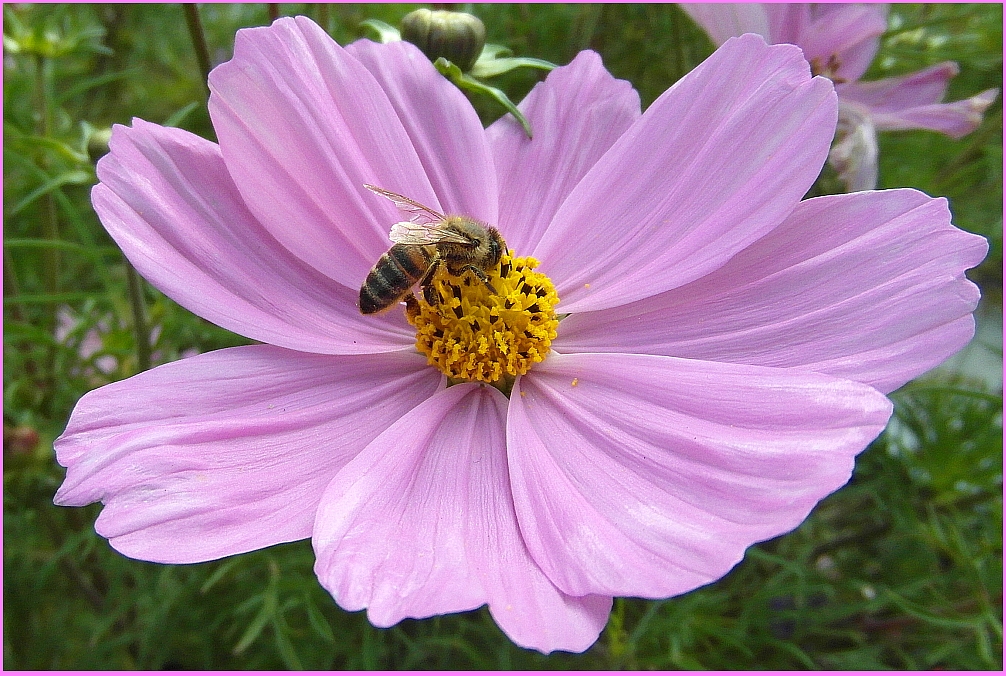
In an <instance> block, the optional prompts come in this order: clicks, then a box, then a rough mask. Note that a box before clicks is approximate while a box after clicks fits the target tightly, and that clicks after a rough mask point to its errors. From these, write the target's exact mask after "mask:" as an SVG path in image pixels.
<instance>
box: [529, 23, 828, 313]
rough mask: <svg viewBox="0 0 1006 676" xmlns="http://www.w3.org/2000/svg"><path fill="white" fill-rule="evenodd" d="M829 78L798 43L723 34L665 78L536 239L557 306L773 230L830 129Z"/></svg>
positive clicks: (634, 284) (615, 297)
mask: <svg viewBox="0 0 1006 676" xmlns="http://www.w3.org/2000/svg"><path fill="white" fill-rule="evenodd" d="M835 121H836V102H835V94H834V91H833V89H832V86H831V83H830V82H829V81H828V80H826V79H824V78H816V79H813V80H812V79H811V78H810V73H809V69H808V67H807V63H806V61H804V60H803V57H802V56H801V53H800V50H799V49H797V48H796V47H792V46H789V45H783V46H774V47H769V46H767V45H766V44H765V43H764V41H763V40H762V39H761V38H760V37H758V36H755V35H745V36H742V37H740V38H735V39H731V40H730V41H729V42H727V43H726V44H725V45H723V47H721V48H720V49H718V50H717V51H716V52H715V53H714V54H713V55H712V56H711V57H709V58H708V59H707V60H706V61H705V62H704V63H702V64H701V65H699V67H698V68H696V69H695V70H693V71H692V72H691V73H689V74H688V75H686V76H685V77H684V78H682V79H681V80H679V81H678V82H677V83H676V84H675V85H674V86H673V87H671V88H670V89H669V90H667V91H666V92H665V93H664V94H663V95H662V96H661V97H660V98H659V99H657V100H656V101H655V102H654V103H653V105H651V106H650V107H649V109H648V110H647V111H646V112H645V113H644V114H643V116H642V117H641V118H639V120H637V121H636V122H635V123H634V124H633V125H632V126H631V127H630V128H629V129H628V131H626V133H625V134H623V135H622V137H621V138H620V139H619V140H618V141H617V142H616V143H615V144H614V145H613V146H612V147H611V149H610V150H608V152H607V153H605V155H604V157H602V158H601V160H600V161H598V163H597V164H596V165H595V166H594V167H593V168H592V169H591V170H590V171H589V172H588V173H587V175H586V176H585V177H584V178H583V180H581V181H580V183H579V184H578V185H577V186H576V188H574V189H573V191H572V193H570V195H569V197H568V198H567V199H566V201H565V202H564V203H563V205H562V206H561V207H560V208H559V211H558V213H557V214H556V216H555V218H554V220H553V221H552V223H551V225H550V226H549V229H548V231H547V232H546V233H545V235H544V237H543V238H542V239H541V241H540V242H539V243H538V246H537V247H536V248H535V251H534V256H535V257H536V258H538V259H539V260H540V261H541V262H542V267H541V270H542V272H544V273H545V274H547V275H549V276H550V277H551V278H552V280H553V282H555V283H556V288H557V291H558V293H559V298H560V299H561V300H562V305H560V308H561V310H562V311H563V312H577V311H584V310H593V309H601V308H605V307H611V306H614V305H620V304H623V303H628V302H631V301H633V300H638V299H640V298H645V297H647V296H651V295H653V294H656V293H660V292H661V291H666V290H668V289H672V288H675V287H677V286H681V285H683V284H686V283H687V282H690V281H692V280H694V279H697V278H698V277H701V276H702V275H704V274H707V273H708V272H710V271H712V270H714V269H716V268H717V267H719V266H720V265H722V264H723V263H725V262H726V261H727V260H729V259H730V258H731V257H732V256H733V255H734V254H736V253H737V252H738V251H740V250H741V249H743V248H744V247H745V246H747V245H748V244H750V243H751V242H752V241H754V240H755V239H757V238H759V237H761V236H762V235H764V234H765V233H766V232H768V231H769V230H771V229H772V228H774V227H775V226H776V225H778V223H779V222H780V221H782V219H783V218H785V216H786V215H787V214H788V213H789V212H790V211H791V210H792V209H793V207H794V206H796V203H797V201H798V200H799V199H800V197H801V196H802V195H803V194H804V193H805V192H806V190H807V189H808V188H809V187H810V185H811V184H812V183H813V181H814V179H815V178H816V177H817V174H818V173H819V172H820V169H821V166H822V165H823V164H824V160H825V157H826V156H827V153H828V146H829V145H830V142H831V138H832V136H833V134H834V132H835Z"/></svg>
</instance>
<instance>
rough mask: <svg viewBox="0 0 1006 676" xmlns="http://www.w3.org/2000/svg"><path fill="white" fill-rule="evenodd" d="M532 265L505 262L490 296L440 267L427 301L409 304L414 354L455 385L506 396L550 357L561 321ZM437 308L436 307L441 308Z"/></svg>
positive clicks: (493, 275)
mask: <svg viewBox="0 0 1006 676" xmlns="http://www.w3.org/2000/svg"><path fill="white" fill-rule="evenodd" d="M537 266H538V261H536V260H535V259H533V258H526V257H516V258H515V257H513V256H511V255H510V252H509V251H508V252H506V253H505V254H503V256H502V258H501V259H500V262H499V265H497V266H496V267H495V268H493V269H490V270H487V271H486V276H487V277H488V278H489V283H490V284H492V286H493V288H494V289H495V293H493V292H492V291H490V290H489V289H488V288H487V287H486V285H485V284H484V283H483V282H482V280H480V279H479V278H478V277H476V276H475V274H474V273H472V272H471V271H462V272H461V274H460V275H453V274H451V273H450V272H449V271H448V270H447V266H446V265H441V266H440V268H439V269H438V270H437V272H436V273H435V274H434V276H433V279H432V280H431V286H432V289H430V291H431V293H430V294H429V295H430V296H432V297H431V300H432V301H433V304H432V305H431V304H430V303H428V302H427V301H426V300H425V299H424V298H420V299H418V300H411V299H410V301H409V302H408V304H407V308H406V316H407V317H408V319H409V322H410V323H411V324H412V325H413V326H415V327H416V349H418V350H419V351H420V352H422V353H423V354H425V355H426V357H427V359H428V362H429V364H430V365H431V366H436V367H437V368H438V369H440V370H441V371H442V372H443V373H445V374H447V377H448V378H450V379H451V380H453V381H482V382H486V383H491V384H493V385H495V386H497V387H499V388H500V389H502V390H503V391H504V392H509V387H510V385H512V384H513V379H514V378H515V377H516V376H519V375H522V374H524V373H527V372H528V369H530V368H531V365H532V364H536V363H537V362H540V361H541V360H543V359H544V358H545V355H547V354H548V350H549V345H550V344H551V342H552V340H553V339H554V338H555V336H556V328H557V327H558V326H559V320H558V319H556V316H555V311H554V308H555V306H556V304H557V303H558V302H559V297H558V296H557V295H556V293H555V287H554V286H552V282H551V280H549V278H548V277H546V276H545V275H543V274H541V273H540V272H534V268H535V267H537ZM437 301H439V302H437Z"/></svg>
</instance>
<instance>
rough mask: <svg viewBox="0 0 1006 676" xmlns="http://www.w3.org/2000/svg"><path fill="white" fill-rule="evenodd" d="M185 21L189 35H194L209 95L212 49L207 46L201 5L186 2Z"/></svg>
mask: <svg viewBox="0 0 1006 676" xmlns="http://www.w3.org/2000/svg"><path fill="white" fill-rule="evenodd" d="M182 9H184V10H185V23H187V24H188V25H189V35H191V36H192V46H193V47H195V49H196V61H198V62H199V72H200V73H201V74H202V77H203V87H204V88H205V89H206V94H207V96H208V95H209V93H210V81H209V77H210V50H209V49H208V48H207V47H206V34H205V33H204V32H203V23H202V21H200V19H199V7H198V6H197V5H195V4H184V5H182Z"/></svg>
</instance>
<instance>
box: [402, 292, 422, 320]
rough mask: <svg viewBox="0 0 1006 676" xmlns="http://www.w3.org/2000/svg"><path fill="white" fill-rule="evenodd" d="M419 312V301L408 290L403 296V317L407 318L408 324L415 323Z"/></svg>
mask: <svg viewBox="0 0 1006 676" xmlns="http://www.w3.org/2000/svg"><path fill="white" fill-rule="evenodd" d="M419 312H420V310H419V301H418V300H416V297H415V295H413V293H412V292H411V291H410V292H409V293H408V295H406V296H405V317H406V318H407V319H408V320H409V323H410V324H415V323H416V317H418V316H419Z"/></svg>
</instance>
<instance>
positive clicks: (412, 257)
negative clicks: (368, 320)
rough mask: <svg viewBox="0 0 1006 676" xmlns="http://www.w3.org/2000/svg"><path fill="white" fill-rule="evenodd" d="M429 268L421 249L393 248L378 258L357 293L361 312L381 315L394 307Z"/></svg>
mask: <svg viewBox="0 0 1006 676" xmlns="http://www.w3.org/2000/svg"><path fill="white" fill-rule="evenodd" d="M429 267H430V256H429V254H428V253H427V251H426V250H425V249H424V248H423V247H419V246H409V245H405V244H396V245H394V246H393V247H391V248H390V249H389V250H388V252H387V253H385V254H384V255H383V256H381V258H380V260H378V261H377V264H376V265H375V266H374V267H373V268H372V269H371V271H370V274H368V275H367V281H365V282H364V283H363V287H362V288H361V289H360V312H362V313H363V314H365V315H369V314H373V313H375V312H380V311H381V310H384V309H385V308H388V307H390V306H391V305H393V304H395V303H397V302H398V301H399V300H401V298H402V297H403V296H404V295H405V294H406V293H408V291H409V289H410V288H411V287H412V285H413V284H415V283H416V282H417V281H419V278H420V277H422V276H423V274H424V273H425V272H426V270H427V269H428V268H429Z"/></svg>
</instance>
